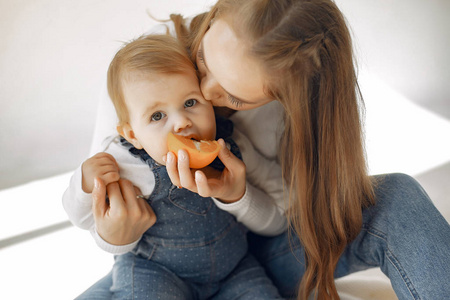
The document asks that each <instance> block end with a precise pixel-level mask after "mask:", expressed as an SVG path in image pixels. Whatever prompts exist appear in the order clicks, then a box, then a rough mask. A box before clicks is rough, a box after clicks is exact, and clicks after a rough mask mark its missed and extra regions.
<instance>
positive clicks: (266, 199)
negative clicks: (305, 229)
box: [214, 128, 287, 236]
mask: <svg viewBox="0 0 450 300" xmlns="http://www.w3.org/2000/svg"><path fill="white" fill-rule="evenodd" d="M233 139H234V140H235V142H236V143H237V144H238V146H239V149H240V150H241V154H242V157H243V161H244V162H245V165H246V176H247V183H246V191H245V194H244V196H243V197H242V198H241V199H240V200H238V201H236V202H234V203H223V202H221V201H220V200H218V199H214V201H215V203H216V205H217V206H218V207H219V208H221V209H223V210H225V211H227V212H229V213H230V214H232V215H234V216H235V217H236V219H237V220H238V221H239V222H241V223H243V224H244V225H245V226H246V227H247V228H248V229H249V230H251V231H253V232H254V233H257V234H260V235H266V236H275V235H278V234H281V233H282V232H283V231H285V230H286V226H287V220H286V216H285V210H286V207H287V201H285V200H284V193H283V181H282V176H281V167H280V165H279V164H278V163H277V162H276V161H271V160H268V159H267V158H265V157H264V156H262V155H261V154H259V153H258V152H257V151H256V150H255V149H254V147H253V145H252V144H251V142H250V141H249V140H248V139H247V138H246V137H245V136H244V135H243V134H242V133H241V132H239V131H238V130H237V129H236V128H235V130H234V132H233Z"/></svg>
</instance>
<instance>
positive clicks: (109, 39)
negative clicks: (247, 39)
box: [0, 0, 211, 189]
mask: <svg viewBox="0 0 450 300" xmlns="http://www.w3.org/2000/svg"><path fill="white" fill-rule="evenodd" d="M209 3H211V1H208V0H195V1H193V0H177V1H174V0H170V1H159V0H133V1H120V0H114V1H102V0H78V1H70V0H17V1H16V0H14V1H11V0H0V36H1V42H0V114H1V118H0V128H1V135H0V145H1V146H0V189H1V188H5V187H8V186H12V185H16V184H20V183H23V182H26V181H29V180H32V179H36V178H42V177H46V176H50V175H54V174H58V173H61V172H64V171H68V170H72V169H75V168H76V167H77V166H78V165H79V163H81V162H82V160H83V159H84V158H85V157H86V156H87V155H88V151H89V145H90V141H91V138H92V133H93V126H94V117H95V113H96V104H97V100H98V94H99V92H100V90H101V88H102V86H103V84H104V80H105V74H106V70H107V67H108V64H109V61H110V59H111V58H112V56H113V55H114V53H115V52H116V51H117V49H118V48H119V47H120V45H121V42H122V41H127V40H129V39H131V38H133V37H137V36H139V35H140V34H142V33H144V32H145V31H146V30H148V29H149V28H150V27H151V26H152V25H153V24H155V22H154V21H153V20H152V19H150V18H149V16H148V15H147V10H149V11H150V12H151V13H152V15H154V16H155V17H159V18H167V17H168V16H169V13H175V12H183V13H184V14H186V15H192V14H195V13H198V12H201V11H204V10H206V9H207V8H208V7H209V6H210V5H209Z"/></svg>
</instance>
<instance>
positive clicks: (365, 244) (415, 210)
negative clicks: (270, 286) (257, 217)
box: [249, 174, 450, 299]
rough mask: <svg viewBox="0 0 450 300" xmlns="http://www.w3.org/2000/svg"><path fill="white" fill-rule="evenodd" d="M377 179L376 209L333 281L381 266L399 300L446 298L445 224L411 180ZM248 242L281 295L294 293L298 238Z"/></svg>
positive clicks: (449, 239) (449, 234)
mask: <svg viewBox="0 0 450 300" xmlns="http://www.w3.org/2000/svg"><path fill="white" fill-rule="evenodd" d="M376 179H377V180H378V184H377V186H376V189H375V191H376V196H377V204H376V205H375V206H372V207H370V208H368V209H365V210H364V211H363V228H362V230H361V233H360V234H359V235H358V236H357V238H356V239H355V240H354V241H353V242H352V243H350V244H349V245H348V247H347V248H346V250H345V252H344V253H343V255H342V257H341V259H340V261H339V263H338V266H337V268H336V273H335V275H336V277H341V276H344V275H347V274H350V273H353V272H356V271H360V270H364V269H368V268H371V267H377V266H380V268H381V270H382V271H383V272H384V273H385V274H386V275H387V276H388V277H389V278H390V280H391V283H392V286H393V288H394V290H395V292H396V294H397V297H398V298H399V299H445V297H448V295H450V285H448V280H449V278H450V267H449V266H450V226H449V224H448V223H447V221H446V220H445V219H444V217H443V216H442V215H441V214H440V213H439V211H438V210H437V209H436V208H435V206H434V205H433V203H432V202H431V200H430V199H429V197H428V196H427V194H426V193H425V191H424V190H423V189H422V187H421V186H420V185H419V184H418V183H417V182H416V181H415V180H414V179H413V178H411V177H409V176H407V175H403V174H389V175H382V176H377V177H376ZM289 240H291V241H289ZM249 241H250V246H251V249H252V252H253V253H254V254H255V256H256V257H257V258H258V259H259V260H260V261H261V263H262V264H263V266H264V267H265V269H266V271H267V273H268V275H269V277H270V278H271V279H272V280H273V282H274V283H275V285H277V287H278V288H279V290H280V293H281V294H282V295H283V296H285V297H287V296H290V295H292V294H293V293H295V291H296V289H297V283H298V282H299V281H300V279H301V276H302V274H303V272H304V263H303V250H302V247H301V246H300V243H299V242H298V239H297V238H296V237H292V238H291V239H289V237H288V234H287V233H284V234H282V235H280V236H277V237H274V238H264V237H259V236H255V235H250V237H249ZM260 249H261V250H260ZM290 249H292V250H293V254H292V253H291V251H290Z"/></svg>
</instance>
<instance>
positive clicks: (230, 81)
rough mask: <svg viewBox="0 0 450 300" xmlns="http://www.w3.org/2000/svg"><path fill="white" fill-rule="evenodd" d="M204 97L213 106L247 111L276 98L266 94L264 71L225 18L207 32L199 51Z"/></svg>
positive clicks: (216, 22)
mask: <svg viewBox="0 0 450 300" xmlns="http://www.w3.org/2000/svg"><path fill="white" fill-rule="evenodd" d="M197 66H198V69H199V74H200V81H201V84H200V87H201V90H202V93H203V96H204V97H205V98H206V99H207V100H210V101H212V103H213V105H214V106H226V107H228V108H231V109H235V110H248V109H252V108H256V107H259V106H262V105H264V104H266V103H268V102H270V101H272V100H273V99H271V98H269V97H267V96H266V95H265V94H264V80H263V76H262V75H263V72H262V71H261V68H260V66H259V64H258V63H257V62H256V61H255V60H254V59H252V58H251V57H249V56H248V55H246V53H245V44H244V42H242V41H241V40H239V39H238V37H237V36H236V34H235V33H234V31H233V30H232V29H231V27H230V26H229V25H228V24H227V22H225V21H224V20H221V19H218V20H216V21H215V22H214V23H213V24H212V25H211V28H210V29H209V30H208V31H207V32H206V34H205V36H204V37H203V40H202V42H201V45H200V48H199V51H198V52H197Z"/></svg>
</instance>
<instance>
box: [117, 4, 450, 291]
mask: <svg viewBox="0 0 450 300" xmlns="http://www.w3.org/2000/svg"><path fill="white" fill-rule="evenodd" d="M192 24H193V25H194V26H193V27H192V28H191V35H192V37H193V40H192V43H191V53H192V55H194V56H196V57H197V65H198V68H199V73H200V77H201V89H202V93H203V95H204V96H205V98H206V99H207V100H211V101H212V102H213V104H214V105H215V106H225V107H228V108H231V109H234V110H239V111H238V112H236V113H234V114H233V115H232V117H231V119H232V120H233V122H234V124H235V127H236V128H238V129H239V130H241V131H243V132H245V134H246V136H248V138H249V139H250V140H251V142H252V144H253V145H254V146H255V148H256V149H258V151H260V152H264V153H265V156H266V157H267V158H270V159H272V160H273V161H276V160H277V154H280V156H281V164H282V167H283V176H284V179H285V181H286V193H287V194H288V195H289V198H290V202H291V209H290V210H289V211H288V215H289V221H290V224H291V225H292V226H291V227H292V229H293V230H292V231H291V233H292V237H293V238H292V240H293V241H292V244H293V247H290V241H289V235H288V233H284V234H282V235H280V236H278V237H275V238H264V237H260V236H256V237H254V239H251V240H250V247H254V248H258V253H256V252H254V253H255V254H258V258H259V259H260V261H261V262H262V264H263V266H264V267H265V269H266V271H267V272H268V274H269V276H271V278H272V279H273V280H274V282H275V284H276V285H277V287H278V288H279V289H280V291H281V292H282V294H284V295H292V294H296V293H297V291H298V289H297V284H298V282H300V281H301V284H300V290H299V292H298V298H299V299H307V297H308V296H309V295H310V294H311V293H313V294H314V296H315V298H316V299H338V298H339V296H338V294H337V291H336V288H335V285H334V278H335V277H341V276H344V275H347V274H349V273H352V272H356V271H359V270H363V269H367V268H371V267H380V268H381V270H382V271H383V272H384V273H385V274H386V275H387V276H388V277H389V278H390V280H391V283H392V286H393V288H394V290H395V292H396V294H397V297H398V298H399V299H445V298H446V297H447V296H448V295H449V294H450V286H449V285H448V284H447V281H448V278H450V269H449V268H448V266H449V265H450V255H448V249H450V226H449V224H448V223H447V222H446V220H445V219H444V218H443V217H442V215H441V214H440V213H439V211H438V210H437V209H436V208H435V207H434V205H433V204H432V202H431V201H430V199H429V198H428V196H427V195H426V193H425V192H424V190H423V189H422V187H421V186H420V185H419V184H418V183H417V182H416V181H415V180H414V179H412V178H411V177H409V176H407V175H403V174H389V175H382V176H377V177H370V176H368V174H367V170H366V162H365V159H364V151H363V145H362V134H361V124H360V115H359V110H360V106H359V105H360V102H359V100H360V97H359V96H360V95H359V90H358V84H357V78H356V74H355V70H354V63H353V53H352V43H351V39H350V35H349V32H348V28H347V26H346V24H345V20H344V17H343V15H342V14H341V12H340V11H339V9H338V8H337V7H336V5H335V3H334V2H333V1H331V0H277V1H267V0H232V1H231V0H219V1H218V2H217V4H216V5H215V6H214V7H213V8H212V9H211V11H210V12H209V13H208V14H206V15H202V16H199V17H198V18H197V19H196V20H195V21H193V22H192ZM272 100H277V102H275V103H278V104H280V105H281V106H282V107H281V109H282V110H283V111H284V114H285V118H284V133H283V134H282V135H280V136H279V137H280V138H281V139H282V142H280V143H275V145H274V141H277V139H271V138H267V133H268V132H269V131H268V130H265V129H262V130H261V129H260V128H261V127H260V126H264V127H263V128H270V127H272V126H273V125H274V124H276V121H274V119H275V118H272V117H271V113H272V114H273V113H275V112H276V109H278V108H280V106H278V105H275V104H273V103H274V102H273V101H272ZM250 109H251V111H243V110H250ZM274 109H275V110H274ZM272 122H275V123H272ZM267 124H269V125H267ZM277 152H278V153H277ZM166 166H167V170H168V172H169V175H170V177H171V179H172V181H173V183H174V184H176V185H181V186H183V187H185V188H188V189H191V190H193V191H198V190H202V191H204V190H207V191H208V192H209V193H211V194H212V193H214V190H215V189H214V188H213V187H211V186H209V185H208V184H207V182H208V181H207V180H204V178H203V177H202V176H198V178H197V176H192V174H191V173H190V172H189V170H188V167H187V164H186V162H184V161H178V162H177V161H168V162H167V165H166ZM233 167H235V168H233ZM233 167H231V164H230V168H227V171H228V172H235V173H238V170H239V168H240V166H237V165H236V166H233ZM241 174H242V173H241ZM241 180H242V179H241ZM203 195H208V193H204V194H203ZM254 201H255V202H256V203H257V202H258V199H254ZM238 202H239V201H237V202H235V203H238ZM256 206H258V205H257V204H254V207H256ZM129 219H130V220H133V218H129ZM111 223H114V222H113V221H111ZM291 249H292V250H293V251H292V252H291V251H290V250H291ZM297 260H300V262H297Z"/></svg>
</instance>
